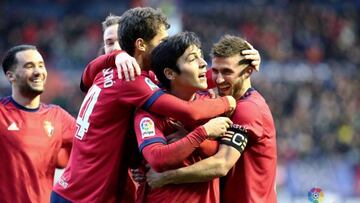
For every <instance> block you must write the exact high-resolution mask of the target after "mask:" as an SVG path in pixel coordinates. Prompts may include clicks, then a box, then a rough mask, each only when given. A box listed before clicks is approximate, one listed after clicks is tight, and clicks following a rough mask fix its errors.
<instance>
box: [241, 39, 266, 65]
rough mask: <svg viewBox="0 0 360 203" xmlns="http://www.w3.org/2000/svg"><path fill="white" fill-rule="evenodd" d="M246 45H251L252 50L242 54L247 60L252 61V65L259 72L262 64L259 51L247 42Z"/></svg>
mask: <svg viewBox="0 0 360 203" xmlns="http://www.w3.org/2000/svg"><path fill="white" fill-rule="evenodd" d="M245 42H246V41H245ZM246 44H247V45H249V47H250V48H251V49H248V50H244V51H242V52H241V54H242V55H244V57H245V59H249V60H252V62H251V65H252V66H253V67H254V69H255V70H256V71H259V70H260V63H261V58H260V54H259V51H258V50H256V49H254V47H253V46H252V45H251V44H250V43H249V42H246Z"/></svg>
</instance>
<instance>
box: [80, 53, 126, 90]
mask: <svg viewBox="0 0 360 203" xmlns="http://www.w3.org/2000/svg"><path fill="white" fill-rule="evenodd" d="M120 52H122V51H121V50H118V51H114V52H111V53H109V54H106V55H101V56H99V57H97V58H96V59H94V60H92V61H91V62H90V63H89V64H88V65H87V66H86V67H85V70H84V71H83V73H82V75H81V80H80V89H81V91H83V92H87V91H88V90H89V88H90V87H91V86H92V84H93V81H94V79H95V76H96V75H97V74H98V73H99V72H100V71H101V70H102V69H104V68H108V67H112V66H115V57H116V56H117V55H118V54H119V53H120Z"/></svg>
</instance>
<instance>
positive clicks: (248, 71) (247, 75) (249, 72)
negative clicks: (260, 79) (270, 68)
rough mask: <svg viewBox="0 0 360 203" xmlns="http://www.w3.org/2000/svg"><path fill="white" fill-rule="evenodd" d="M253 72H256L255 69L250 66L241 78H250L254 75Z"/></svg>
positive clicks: (241, 74) (242, 72)
mask: <svg viewBox="0 0 360 203" xmlns="http://www.w3.org/2000/svg"><path fill="white" fill-rule="evenodd" d="M253 70H254V67H252V66H250V65H249V66H248V67H247V68H245V69H244V70H242V71H241V73H240V76H242V77H244V78H249V77H250V75H251V74H252V72H253Z"/></svg>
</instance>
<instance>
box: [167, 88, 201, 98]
mask: <svg viewBox="0 0 360 203" xmlns="http://www.w3.org/2000/svg"><path fill="white" fill-rule="evenodd" d="M170 92H171V94H172V95H174V96H176V97H178V98H180V99H183V100H186V101H190V100H191V99H192V98H193V96H194V93H195V91H194V90H192V89H189V88H181V87H179V86H177V87H176V86H175V88H171V90H170Z"/></svg>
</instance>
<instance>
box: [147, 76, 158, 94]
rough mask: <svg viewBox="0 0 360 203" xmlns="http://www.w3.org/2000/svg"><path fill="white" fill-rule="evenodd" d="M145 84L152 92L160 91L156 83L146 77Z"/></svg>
mask: <svg viewBox="0 0 360 203" xmlns="http://www.w3.org/2000/svg"><path fill="white" fill-rule="evenodd" d="M145 83H146V84H147V85H148V86H149V87H150V89H151V90H152V91H154V90H157V89H159V87H158V86H157V85H155V83H153V81H151V79H150V78H147V77H145Z"/></svg>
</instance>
